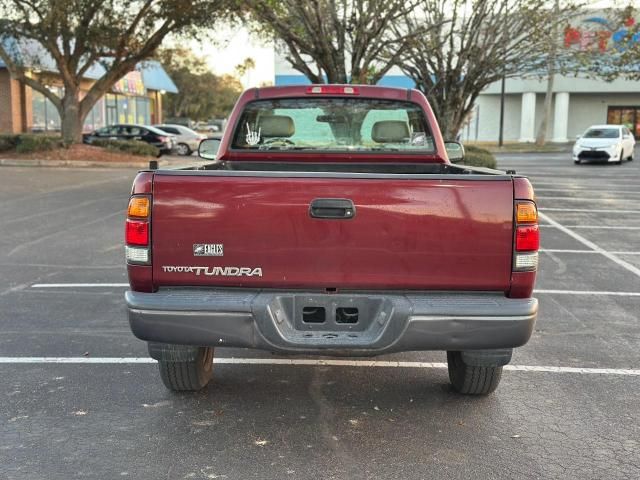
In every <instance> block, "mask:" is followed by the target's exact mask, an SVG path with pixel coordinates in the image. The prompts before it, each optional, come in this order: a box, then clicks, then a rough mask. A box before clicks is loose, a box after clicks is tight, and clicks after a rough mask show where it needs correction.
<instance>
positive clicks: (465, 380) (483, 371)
mask: <svg viewBox="0 0 640 480" xmlns="http://www.w3.org/2000/svg"><path fill="white" fill-rule="evenodd" d="M447 366H448V369H449V381H450V382H451V385H452V386H453V388H454V390H455V391H456V392H458V393H462V394H464V395H487V394H489V393H491V392H493V391H494V390H495V389H496V388H498V385H499V384H500V379H501V378H502V365H500V366H495V365H492V366H480V365H469V364H468V363H466V362H465V361H464V358H463V354H462V352H447Z"/></svg>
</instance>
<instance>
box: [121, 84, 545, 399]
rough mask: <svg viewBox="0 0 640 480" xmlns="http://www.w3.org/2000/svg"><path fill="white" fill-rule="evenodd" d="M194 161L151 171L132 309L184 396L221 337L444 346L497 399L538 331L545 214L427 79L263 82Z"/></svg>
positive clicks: (260, 343) (263, 345)
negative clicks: (450, 112)
mask: <svg viewBox="0 0 640 480" xmlns="http://www.w3.org/2000/svg"><path fill="white" fill-rule="evenodd" d="M199 154H200V156H201V157H202V158H203V159H204V160H205V161H203V162H201V163H200V164H199V165H198V166H197V167H193V168H190V169H174V170H171V169H159V170H157V169H156V170H148V171H142V172H140V173H139V174H138V175H137V177H136V178H135V180H134V182H133V188H132V191H131V197H130V200H129V205H128V212H127V219H126V228H125V234H126V247H125V248H126V262H127V270H128V275H129V283H130V289H129V290H128V291H127V292H126V294H125V300H126V305H127V310H128V319H129V323H130V326H131V329H132V331H133V333H134V334H135V336H136V337H138V338H139V339H142V340H144V341H146V342H148V348H149V354H150V356H151V357H152V358H154V359H156V360H157V361H158V365H159V370H160V377H161V379H162V381H163V383H164V384H165V385H166V387H167V388H169V389H171V390H175V391H185V390H190V391H193V390H198V389H201V388H203V387H204V386H205V385H207V384H208V382H209V381H210V379H211V376H212V367H213V352H214V349H215V348H216V347H236V348H254V349H262V350H267V351H271V352H275V353H276V354H279V355H291V354H294V355H311V354H316V355H327V356H347V357H355V356H363V357H364V356H367V357H368V356H375V355H380V354H388V353H393V352H404V351H426V350H440V351H446V352H447V362H448V372H449V379H450V381H451V384H452V387H453V389H454V390H455V391H457V392H460V393H463V394H487V393H490V392H492V391H494V390H495V388H496V387H497V386H498V383H499V382H500V378H501V374H502V369H503V366H504V365H506V364H507V363H509V361H510V360H511V356H512V352H513V349H514V348H515V347H519V346H521V345H523V344H525V343H526V342H527V341H528V340H529V337H530V336H531V332H532V330H533V327H534V323H535V320H536V315H537V309H538V302H537V300H536V299H535V298H532V293H533V287H534V282H535V277H536V269H537V264H538V248H539V231H538V213H537V208H536V204H535V201H534V194H533V189H532V187H531V184H530V183H529V181H528V180H527V179H526V178H524V177H522V176H519V175H516V174H515V172H502V171H498V170H492V169H487V168H475V167H470V166H465V165H463V164H460V163H459V161H460V160H462V159H463V155H464V150H463V148H462V146H461V145H460V144H458V143H456V142H445V141H444V140H443V138H442V136H441V133H440V129H439V127H438V123H437V121H436V118H435V116H434V113H433V111H432V109H431V107H430V106H429V103H428V101H427V99H426V98H425V96H424V95H423V94H422V93H421V92H419V91H417V90H413V89H400V88H385V87H377V86H360V85H310V86H289V87H268V88H258V89H255V88H254V89H249V90H247V91H245V92H244V93H243V94H242V95H241V97H240V98H239V100H238V102H237V104H236V105H235V107H234V110H233V112H232V113H231V115H230V118H229V122H228V127H227V129H226V131H225V133H224V135H223V137H222V139H221V140H213V139H211V140H204V141H203V142H202V143H201V144H200V148H199Z"/></svg>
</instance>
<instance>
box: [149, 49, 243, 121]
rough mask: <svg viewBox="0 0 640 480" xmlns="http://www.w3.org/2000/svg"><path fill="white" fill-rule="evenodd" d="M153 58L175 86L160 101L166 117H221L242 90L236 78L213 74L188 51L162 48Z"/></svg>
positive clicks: (196, 118) (227, 111)
mask: <svg viewBox="0 0 640 480" xmlns="http://www.w3.org/2000/svg"><path fill="white" fill-rule="evenodd" d="M156 58H157V59H158V60H159V61H160V63H162V65H163V66H164V68H165V70H166V71H167V73H168V74H169V76H170V77H171V78H172V79H173V81H174V83H175V84H176V86H177V87H178V93H176V94H173V95H167V96H166V97H165V100H164V103H163V107H164V111H165V113H166V115H167V116H169V117H188V118H190V119H192V120H209V119H210V118H224V117H226V116H227V115H228V114H229V112H230V111H231V109H232V108H233V105H234V104H235V102H236V100H237V98H238V96H240V94H241V93H242V84H241V83H240V82H239V81H238V79H237V78H235V77H233V76H231V75H222V76H219V75H215V74H214V73H212V72H211V71H210V70H209V68H208V67H207V64H206V62H205V61H204V60H203V59H201V58H198V57H196V56H195V55H194V54H193V53H192V52H191V51H190V50H187V49H184V48H174V49H162V50H160V51H159V52H158V54H157V55H156Z"/></svg>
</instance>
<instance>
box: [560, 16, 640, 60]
mask: <svg viewBox="0 0 640 480" xmlns="http://www.w3.org/2000/svg"><path fill="white" fill-rule="evenodd" d="M635 24H636V21H635V19H633V18H628V19H626V20H625V21H624V22H622V25H619V24H615V23H614V22H612V21H611V20H607V19H606V18H603V17H590V18H587V19H585V20H583V21H582V25H581V26H579V27H567V28H566V29H565V31H564V46H565V47H566V48H576V47H577V48H578V49H579V50H581V51H586V52H588V51H599V52H600V53H605V52H606V51H608V50H609V49H610V47H611V46H613V47H614V48H615V49H616V50H618V51H622V50H625V49H626V48H627V46H628V45H629V44H630V43H637V42H640V32H638V33H634V34H633V35H631V33H632V30H631V28H632V27H633V26H634V25H635Z"/></svg>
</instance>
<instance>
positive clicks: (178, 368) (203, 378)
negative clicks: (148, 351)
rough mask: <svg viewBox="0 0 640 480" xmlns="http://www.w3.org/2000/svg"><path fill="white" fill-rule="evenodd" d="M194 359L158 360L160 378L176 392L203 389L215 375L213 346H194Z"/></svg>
mask: <svg viewBox="0 0 640 480" xmlns="http://www.w3.org/2000/svg"><path fill="white" fill-rule="evenodd" d="M193 348H194V349H195V352H194V355H193V356H194V358H193V359H192V360H177V361H174V360H165V359H161V360H158V366H159V368H160V378H161V379H162V383H164V386H165V387H167V388H168V389H169V390H173V391H174V392H195V391H198V390H201V389H203V388H204V387H206V386H207V384H208V383H209V380H211V377H212V375H213V347H193Z"/></svg>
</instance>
